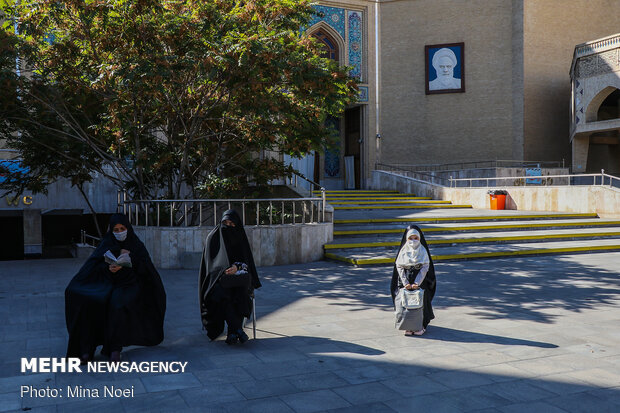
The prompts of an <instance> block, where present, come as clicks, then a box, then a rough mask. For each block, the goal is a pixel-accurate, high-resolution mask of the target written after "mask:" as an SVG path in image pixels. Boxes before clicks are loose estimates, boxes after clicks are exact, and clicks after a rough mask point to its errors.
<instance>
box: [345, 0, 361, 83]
mask: <svg viewBox="0 0 620 413" xmlns="http://www.w3.org/2000/svg"><path fill="white" fill-rule="evenodd" d="M347 13H348V17H349V39H348V44H349V66H353V68H352V69H351V72H350V75H351V76H352V77H355V78H357V79H360V80H361V79H362V56H363V49H364V41H363V39H364V38H363V36H362V31H363V27H364V26H363V21H364V16H363V13H362V12H360V11H348V12H347Z"/></svg>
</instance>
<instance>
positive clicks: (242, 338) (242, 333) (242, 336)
mask: <svg viewBox="0 0 620 413" xmlns="http://www.w3.org/2000/svg"><path fill="white" fill-rule="evenodd" d="M237 335H238V336H239V342H240V343H241V344H243V343H245V342H246V341H248V340H249V339H250V337H248V335H247V334H245V331H243V329H242V328H240V329H239V330H237Z"/></svg>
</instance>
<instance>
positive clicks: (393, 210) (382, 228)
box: [323, 190, 620, 265]
mask: <svg viewBox="0 0 620 413" xmlns="http://www.w3.org/2000/svg"><path fill="white" fill-rule="evenodd" d="M326 197H327V202H328V203H330V204H331V205H332V206H333V208H334V240H333V241H332V242H330V243H328V244H325V245H324V246H323V247H324V250H325V258H327V259H332V260H338V261H344V262H347V263H349V264H353V265H369V264H391V263H393V262H394V259H395V257H396V253H397V250H398V246H399V245H400V239H401V237H402V234H403V231H404V228H405V227H406V226H407V225H409V224H416V225H418V226H419V227H420V228H422V230H423V231H424V235H425V237H426V240H427V242H428V244H429V248H430V251H431V255H432V256H433V260H434V261H456V260H466V259H477V258H501V257H520V256H535V255H550V254H574V253H593V252H602V251H620V220H611V219H601V218H599V217H598V216H597V215H596V214H573V213H552V212H527V211H514V210H501V211H492V210H482V209H473V208H472V207H471V205H454V204H452V203H450V201H438V200H433V199H431V198H427V197H416V196H415V195H413V194H401V193H398V192H396V191H370V190H368V191H366V190H355V191H326Z"/></svg>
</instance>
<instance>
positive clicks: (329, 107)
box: [0, 0, 357, 198]
mask: <svg viewBox="0 0 620 413" xmlns="http://www.w3.org/2000/svg"><path fill="white" fill-rule="evenodd" d="M3 9H4V12H5V14H6V15H7V16H8V17H9V19H10V20H11V21H12V22H13V23H14V24H15V25H16V26H17V27H18V32H19V35H15V34H13V32H12V30H7V31H6V32H5V33H4V34H3V36H4V37H5V38H6V39H10V42H7V44H10V45H11V46H7V47H8V49H10V53H13V55H12V56H14V53H19V55H20V57H22V59H23V61H26V62H28V65H27V67H26V66H24V67H23V69H22V70H23V73H21V74H22V76H19V77H16V76H14V75H13V77H12V78H11V79H12V80H10V82H13V83H11V84H10V87H11V88H12V89H10V90H15V91H19V96H18V97H17V96H10V93H9V94H7V95H5V96H2V97H0V110H3V112H2V113H1V114H2V121H3V126H2V127H1V128H0V138H5V139H7V140H8V141H9V144H10V145H11V146H12V147H15V148H17V149H19V150H20V151H21V152H22V154H23V158H24V163H25V165H26V166H28V167H30V168H31V170H32V171H33V175H34V176H35V177H36V178H37V179H39V180H40V182H41V183H45V182H48V181H51V180H53V179H55V176H59V175H60V176H69V177H71V179H72V180H73V182H74V183H75V184H78V183H80V182H85V181H88V180H89V179H90V176H91V173H92V172H95V171H97V172H100V173H102V174H104V175H105V176H108V177H109V178H110V179H113V180H115V182H116V183H117V185H118V186H119V187H123V188H129V189H130V190H131V191H132V192H133V193H134V195H135V196H138V197H140V198H152V197H157V196H166V197H175V198H179V197H184V196H189V197H200V196H205V195H206V196H213V195H218V196H223V195H225V194H226V193H229V192H230V191H233V190H239V189H240V188H247V187H248V186H255V185H258V186H260V185H265V184H267V183H268V182H269V180H271V179H273V178H276V177H281V176H284V175H287V174H290V173H291V170H290V168H287V167H285V165H283V164H282V163H281V162H278V161H275V160H273V159H270V158H268V157H261V156H258V155H259V154H261V153H263V151H278V152H284V153H286V154H289V155H291V156H297V157H301V156H303V155H304V154H306V153H308V152H309V151H312V150H320V149H321V147H322V146H323V145H325V144H327V143H328V142H329V141H330V138H331V136H332V133H333V131H331V130H330V129H329V128H328V127H326V126H325V125H326V122H325V120H326V119H327V118H328V117H329V116H339V115H340V114H341V112H342V111H343V110H344V108H345V106H346V105H348V104H350V103H352V102H354V100H355V97H356V91H357V87H356V85H355V82H354V80H353V79H351V78H350V77H348V76H347V71H346V68H339V67H338V65H337V64H336V63H335V62H332V61H330V60H327V59H324V58H321V57H320V53H319V50H318V45H317V44H316V42H315V41H313V40H312V39H311V38H310V37H308V36H306V35H304V34H301V33H300V30H299V28H300V27H306V26H307V24H308V22H309V20H310V18H311V16H312V14H313V13H314V11H313V9H312V7H311V6H310V3H309V2H308V1H305V0H301V1H297V0H269V1H268V0H254V1H231V0H209V1H198V0H194V1H157V0H138V1H131V2H130V1H126V0H107V1H105V0H90V1H81V0H72V1H64V2H58V1H44V2H40V1H31V2H29V1H20V2H19V4H18V5H17V6H15V8H10V7H7V6H5V7H3ZM0 43H1V44H2V45H3V46H4V45H5V42H4V41H2V42H0ZM3 50H4V47H3V48H2V49H0V53H2V51H3ZM0 64H1V65H2V67H0V76H9V77H10V76H11V75H10V73H11V72H12V71H14V70H13V69H14V68H15V61H14V60H13V62H12V63H11V58H7V59H3V58H2V57H1V56H0ZM3 79H4V77H0V81H4V80H3ZM5 82H6V81H5ZM3 90H9V89H7V88H3ZM18 131H19V133H18ZM34 188H35V187H34V186H33V187H32V188H30V189H34ZM39 188H40V186H39Z"/></svg>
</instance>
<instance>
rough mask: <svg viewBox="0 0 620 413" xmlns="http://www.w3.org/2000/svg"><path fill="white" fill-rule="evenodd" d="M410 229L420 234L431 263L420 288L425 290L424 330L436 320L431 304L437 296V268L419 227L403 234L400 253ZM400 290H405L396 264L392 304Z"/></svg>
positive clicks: (393, 274) (413, 226) (391, 287)
mask: <svg viewBox="0 0 620 413" xmlns="http://www.w3.org/2000/svg"><path fill="white" fill-rule="evenodd" d="M410 229H415V230H417V231H418V232H419V233H420V243H421V244H422V246H423V247H424V248H425V249H426V252H427V254H428V257H429V260H430V263H429V269H428V272H427V273H426V277H424V281H422V284H421V285H420V288H422V289H423V290H424V308H423V314H424V316H423V321H422V324H423V326H424V328H426V327H427V326H428V323H430V322H431V320H432V319H433V318H435V314H434V313H433V306H432V304H431V302H432V301H433V297H434V296H435V289H436V287H437V278H436V277H435V266H434V265H433V259H432V258H431V252H430V251H429V249H428V244H427V243H426V240H425V239H424V233H423V232H422V230H421V229H420V227H418V226H417V225H409V226H408V227H407V228H406V229H405V232H404V233H403V237H402V239H401V240H400V246H399V247H398V251H400V250H401V249H402V248H403V245H404V244H405V242H406V241H407V231H409V230H410ZM399 288H403V285H402V282H401V280H400V277H399V276H398V270H397V269H396V263H394V269H393V271H392V282H391V283H390V293H391V294H392V302H394V299H395V298H396V294H397V293H398V290H399Z"/></svg>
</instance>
